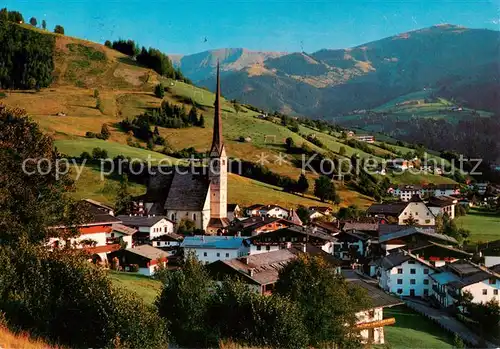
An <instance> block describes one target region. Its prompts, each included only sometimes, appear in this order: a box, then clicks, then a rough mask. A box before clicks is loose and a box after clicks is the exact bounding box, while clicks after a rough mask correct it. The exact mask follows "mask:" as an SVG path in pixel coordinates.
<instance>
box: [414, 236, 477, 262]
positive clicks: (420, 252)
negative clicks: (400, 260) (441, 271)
mask: <svg viewBox="0 0 500 349" xmlns="http://www.w3.org/2000/svg"><path fill="white" fill-rule="evenodd" d="M407 249H408V251H409V252H411V253H413V254H414V255H416V256H417V257H418V258H420V259H423V260H425V261H427V262H429V263H431V264H432V265H434V266H436V267H442V266H443V265H445V264H449V263H454V262H456V261H458V260H460V259H470V258H472V253H468V252H465V251H463V250H461V249H459V248H457V247H455V246H453V245H451V244H446V243H444V242H443V241H440V242H435V241H432V240H428V241H419V242H415V243H413V244H409V245H408V246H407Z"/></svg>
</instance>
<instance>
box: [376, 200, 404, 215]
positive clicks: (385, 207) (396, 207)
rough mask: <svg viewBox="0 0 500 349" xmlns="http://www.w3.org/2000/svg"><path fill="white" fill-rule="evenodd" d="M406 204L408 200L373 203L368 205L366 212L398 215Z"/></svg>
mask: <svg viewBox="0 0 500 349" xmlns="http://www.w3.org/2000/svg"><path fill="white" fill-rule="evenodd" d="M406 206H408V202H396V203H390V204H373V205H371V206H370V207H368V210H366V213H369V214H389V215H400V214H401V212H403V211H404V209H405V208H406Z"/></svg>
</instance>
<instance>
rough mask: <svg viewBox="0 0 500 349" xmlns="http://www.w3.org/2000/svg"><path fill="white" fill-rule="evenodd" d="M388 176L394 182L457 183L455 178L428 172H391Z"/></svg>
mask: <svg viewBox="0 0 500 349" xmlns="http://www.w3.org/2000/svg"><path fill="white" fill-rule="evenodd" d="M387 177H388V178H389V179H390V180H391V183H393V184H428V183H434V184H455V183H456V182H455V181H454V180H453V179H450V178H448V177H443V176H437V175H433V174H428V173H418V174H417V173H410V172H408V171H405V172H403V173H390V174H387Z"/></svg>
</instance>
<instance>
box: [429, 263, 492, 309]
mask: <svg viewBox="0 0 500 349" xmlns="http://www.w3.org/2000/svg"><path fill="white" fill-rule="evenodd" d="M499 272H500V266H493V267H491V268H486V267H482V266H480V265H477V264H475V263H472V262H470V261H464V260H461V261H457V262H455V263H452V264H447V265H446V266H444V267H442V268H441V270H440V272H439V273H434V274H432V275H431V278H432V296H433V297H434V298H435V299H436V300H437V301H438V302H439V304H440V305H441V306H442V307H445V308H446V307H449V306H451V305H453V304H455V303H456V302H457V301H458V298H459V296H460V295H461V294H463V293H464V292H466V291H467V292H470V293H471V294H472V297H473V298H472V302H473V303H481V302H488V301H490V300H492V299H493V298H496V299H497V300H500V297H499V289H500V275H499V274H498V273H499Z"/></svg>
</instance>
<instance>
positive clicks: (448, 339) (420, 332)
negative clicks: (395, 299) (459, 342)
mask: <svg viewBox="0 0 500 349" xmlns="http://www.w3.org/2000/svg"><path fill="white" fill-rule="evenodd" d="M384 317H386V318H389V317H394V318H396V323H395V324H394V325H391V326H386V327H384V331H385V341H386V344H388V345H389V347H390V348H394V349H396V348H401V349H404V348H415V349H417V348H418V349H444V348H450V349H451V348H453V345H452V343H453V342H452V341H453V337H452V336H451V335H450V334H449V333H448V332H446V331H445V330H443V329H441V328H440V327H439V326H437V325H436V324H435V323H434V322H432V321H431V320H429V319H427V318H425V317H424V316H422V315H420V314H418V313H416V312H414V311H412V310H410V309H408V308H407V307H405V306H397V307H394V308H385V309H384Z"/></svg>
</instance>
